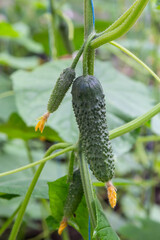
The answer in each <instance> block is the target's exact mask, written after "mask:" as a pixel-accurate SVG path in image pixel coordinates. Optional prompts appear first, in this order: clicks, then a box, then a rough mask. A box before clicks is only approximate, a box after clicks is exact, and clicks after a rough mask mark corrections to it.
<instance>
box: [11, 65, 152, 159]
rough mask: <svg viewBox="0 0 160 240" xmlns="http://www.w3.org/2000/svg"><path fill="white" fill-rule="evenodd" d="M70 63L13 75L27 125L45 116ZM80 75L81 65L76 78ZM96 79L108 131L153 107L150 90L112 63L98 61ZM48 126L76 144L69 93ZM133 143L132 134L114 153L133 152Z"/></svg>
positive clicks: (21, 110)
mask: <svg viewBox="0 0 160 240" xmlns="http://www.w3.org/2000/svg"><path fill="white" fill-rule="evenodd" d="M70 63H71V61H67V60H59V61H54V62H51V63H47V64H44V65H43V66H41V67H38V68H37V69H36V70H34V71H33V72H25V71H18V72H16V73H14V74H13V75H12V79H13V85H14V91H15V94H16V104H17V107H18V111H19V114H20V116H21V117H22V118H23V120H24V121H25V122H26V124H27V125H29V126H32V125H33V124H34V122H35V119H36V118H38V117H39V116H41V115H42V114H43V113H44V112H46V106H47V102H48V98H49V96H50V93H51V91H52V88H53V86H54V85H55V83H56V80H57V78H58V77H59V74H60V73H61V72H62V70H63V69H64V68H66V67H67V66H69V65H70ZM80 74H81V68H80V65H79V66H78V67H77V76H78V75H80ZM95 75H96V76H97V78H98V79H99V80H100V81H101V83H102V86H103V88H104V92H105V94H106V102H107V111H108V112H107V119H108V125H109V129H113V128H115V127H118V126H120V125H122V124H124V123H125V122H126V121H128V120H129V119H132V118H135V117H137V116H139V115H141V114H143V113H145V111H147V110H149V109H150V108H151V107H152V104H153V100H152V98H151V96H150V93H149V90H148V89H147V87H146V86H145V85H143V84H141V83H139V82H135V81H133V80H131V79H130V78H128V77H127V76H125V75H123V74H121V73H120V72H118V71H117V70H116V69H115V68H114V67H113V66H112V65H111V64H110V63H104V62H99V61H97V62H96V66H95ZM142 96H143V97H142ZM47 124H48V125H49V126H50V127H51V128H53V129H54V130H55V131H56V132H57V133H58V134H59V136H60V137H61V138H62V139H63V140H65V141H71V142H75V141H77V139H78V129H77V125H76V123H75V117H74V113H73V110H72V103H71V94H70V91H69V92H68V94H67V95H66V97H65V99H64V100H63V103H62V104H61V105H60V107H59V109H58V110H57V111H56V112H55V113H54V114H53V116H52V115H51V116H50V118H49V120H48V123H47ZM116 141H118V142H117V143H116ZM114 143H115V144H114ZM133 143H134V138H133V136H131V134H126V135H125V136H123V137H122V138H121V140H114V141H113V144H114V145H115V146H116V147H115V148H114V149H116V150H118V151H117V153H118V154H119V153H122V152H125V151H127V150H128V149H130V148H131V146H132V144H133ZM116 144H117V145H116Z"/></svg>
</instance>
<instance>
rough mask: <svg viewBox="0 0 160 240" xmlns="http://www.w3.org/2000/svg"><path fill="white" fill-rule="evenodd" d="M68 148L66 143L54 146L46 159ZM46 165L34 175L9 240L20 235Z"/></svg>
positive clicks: (49, 150) (42, 165)
mask: <svg viewBox="0 0 160 240" xmlns="http://www.w3.org/2000/svg"><path fill="white" fill-rule="evenodd" d="M67 147H68V144H66V143H61V144H56V145H53V146H51V147H50V148H49V149H48V151H47V152H46V153H45V157H46V156H48V155H50V154H51V152H53V151H55V150H57V149H59V148H66V149H69V148H67ZM66 149H65V150H66ZM61 152H62V151H61ZM64 152H67V151H64ZM44 165H45V162H42V163H41V164H40V166H39V167H38V169H37V171H36V172H35V175H34V177H33V179H32V182H31V184H30V186H29V188H28V191H27V193H26V196H25V198H24V201H23V202H22V204H21V206H20V209H19V212H18V216H17V219H16V221H15V223H14V226H13V228H12V231H11V234H10V236H9V240H15V239H16V237H17V234H18V231H19V228H20V226H21V222H22V219H23V215H24V213H25V210H26V207H27V205H28V202H29V200H30V197H31V194H32V192H33V190H34V187H35V185H36V183H37V181H38V179H39V176H40V174H41V172H42V170H43V167H44Z"/></svg>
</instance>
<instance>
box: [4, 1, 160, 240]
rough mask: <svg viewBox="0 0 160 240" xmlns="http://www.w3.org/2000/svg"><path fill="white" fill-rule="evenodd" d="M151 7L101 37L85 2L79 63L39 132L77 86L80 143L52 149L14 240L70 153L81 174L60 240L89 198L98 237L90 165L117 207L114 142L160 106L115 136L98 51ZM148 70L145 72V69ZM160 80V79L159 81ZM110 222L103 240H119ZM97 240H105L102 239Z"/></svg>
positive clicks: (59, 87) (131, 13)
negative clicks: (41, 189) (41, 188)
mask: <svg viewBox="0 0 160 240" xmlns="http://www.w3.org/2000/svg"><path fill="white" fill-rule="evenodd" d="M148 1H149V0H136V1H135V2H134V4H133V5H132V6H131V7H130V8H129V9H128V10H127V11H126V12H125V13H124V14H123V15H122V16H121V17H120V18H119V19H118V20H117V21H115V22H114V23H113V24H112V25H111V26H110V27H109V28H107V29H106V30H105V31H103V32H101V33H96V32H95V27H94V12H93V0H84V33H85V34H84V35H85V39H84V43H83V45H82V47H81V49H80V50H79V52H78V54H77V56H76V57H75V59H74V60H73V63H72V65H71V66H70V67H69V68H65V69H64V71H63V72H62V73H61V74H60V77H59V78H58V80H57V82H56V84H55V87H54V89H53V91H52V93H51V96H50V98H49V102H48V107H47V113H45V114H44V115H43V116H42V117H41V118H40V119H39V122H38V124H37V126H36V129H35V130H38V129H39V130H40V131H41V132H42V131H43V128H44V125H45V123H46V121H47V119H48V117H49V116H50V115H51V113H53V112H55V111H56V110H57V109H58V107H59V105H60V104H61V102H62V100H63V98H64V96H65V94H66V92H67V91H68V90H69V88H70V86H71V85H72V99H73V100H72V102H73V109H74V112H75V117H76V120H77V123H78V126H79V141H78V143H77V144H75V145H72V146H71V145H69V144H67V143H62V144H60V145H58V146H56V147H55V146H51V148H50V149H49V150H48V151H47V152H46V154H45V156H44V158H43V159H42V160H41V162H40V166H39V168H38V169H37V171H36V172H35V175H34V178H33V180H32V182H31V184H30V186H29V188H28V191H27V193H26V196H25V198H24V201H23V202H22V204H21V206H20V208H19V211H18V217H17V219H16V221H15V224H14V226H13V228H12V231H11V234H10V237H9V240H15V239H16V237H17V234H18V231H19V228H20V225H21V222H22V219H23V215H24V213H25V210H26V207H27V205H28V202H29V200H30V197H31V194H32V192H33V190H34V187H35V185H36V183H37V181H38V178H39V176H40V173H41V171H42V170H43V168H44V166H45V162H46V161H48V160H49V159H52V158H55V157H56V156H59V155H61V154H63V153H66V152H69V151H73V152H74V154H76V155H77V158H78V165H79V169H80V170H76V171H74V172H73V168H72V167H71V168H70V172H69V174H71V175H72V177H68V179H71V180H70V181H69V182H70V186H69V191H68V195H67V198H66V200H65V205H64V211H63V212H64V217H63V219H62V222H61V224H60V228H59V234H61V233H62V231H63V229H64V228H65V227H66V226H67V222H68V219H69V218H70V217H71V216H72V215H73V214H74V212H75V211H76V209H77V207H78V205H79V203H80V201H81V199H82V196H83V193H84V196H85V200H86V203H87V208H88V211H89V215H90V218H91V224H92V230H93V231H94V229H96V226H97V221H98V216H97V214H96V213H97V212H96V201H95V199H96V197H95V192H94V190H93V186H92V182H91V178H90V173H89V170H88V169H89V167H88V163H89V166H90V169H91V170H92V172H93V174H94V175H95V177H96V178H97V179H98V180H100V181H102V182H105V183H106V187H107V188H108V198H109V202H110V205H111V206H112V207H115V205H116V198H117V197H116V189H115V187H114V186H113V184H112V182H111V179H112V178H113V176H114V168H115V166H114V156H113V152H112V146H111V142H110V140H111V139H112V138H114V137H117V136H120V135H122V134H124V133H126V132H129V131H131V130H133V129H135V128H137V127H139V126H140V125H142V124H143V123H144V122H146V121H148V120H149V119H150V118H152V117H153V116H154V115H156V114H157V113H158V112H159V111H160V104H158V105H156V106H155V107H154V108H153V109H151V110H150V111H149V112H147V113H146V114H144V115H142V116H140V117H139V118H137V119H135V120H133V121H131V122H130V123H128V124H126V125H125V126H122V127H119V128H118V129H115V130H113V131H112V132H111V134H110V135H109V132H108V129H107V122H106V107H105V101H104V93H103V89H102V86H101V84H100V79H99V80H98V79H97V78H96V77H95V76H94V57H95V49H96V48H97V47H100V46H101V45H103V44H104V43H108V42H110V41H112V40H115V39H117V38H119V37H120V36H122V35H123V34H125V33H126V32H127V31H128V30H129V29H130V28H131V27H132V26H133V24H134V23H135V22H136V20H137V19H138V17H139V16H140V15H141V13H142V11H143V9H144V8H145V6H146V4H147V3H148ZM112 44H113V42H112ZM115 46H116V45H115ZM82 53H83V75H82V76H79V77H78V78H76V79H75V68H76V65H77V63H78V61H79V59H80V56H81V55H82ZM139 63H140V62H139ZM140 64H141V63H140ZM141 65H142V64H141ZM142 66H143V67H145V66H144V65H142ZM146 69H147V68H146ZM150 72H151V71H150ZM154 76H155V75H154ZM155 77H157V79H159V78H158V76H155ZM74 79H75V80H74ZM60 148H64V149H63V150H61V151H59V152H58V153H55V154H53V155H51V153H52V152H53V151H55V150H57V149H60ZM71 159H73V158H71ZM36 164H37V163H32V164H30V165H29V167H32V166H35V165H36ZM71 166H72V164H71ZM73 167H74V166H73ZM24 169H27V167H25V168H23V170H24ZM18 171H20V170H19V169H17V170H16V172H18ZM14 172H15V171H14ZM8 174H10V173H8V172H7V173H5V174H3V175H4V176H6V175H8ZM105 221H106V222H107V228H105V231H106V235H105V238H104V236H102V237H101V239H102V240H104V239H107V240H110V239H111V240H117V239H119V238H118V236H117V235H116V234H115V232H114V230H113V229H112V228H111V227H110V225H109V223H108V221H107V219H105ZM110 236H114V237H112V238H111V237H110ZM96 239H99V238H98V237H96Z"/></svg>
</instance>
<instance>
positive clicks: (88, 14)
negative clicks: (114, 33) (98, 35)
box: [84, 0, 94, 40]
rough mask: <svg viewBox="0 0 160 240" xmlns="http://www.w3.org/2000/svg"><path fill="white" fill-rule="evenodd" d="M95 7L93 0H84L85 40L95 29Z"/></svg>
mask: <svg viewBox="0 0 160 240" xmlns="http://www.w3.org/2000/svg"><path fill="white" fill-rule="evenodd" d="M93 19H94V18H93V7H92V2H91V0H84V38H85V40H86V39H87V38H88V36H89V35H90V34H91V32H92V31H93V30H94V26H93V21H94V20H93Z"/></svg>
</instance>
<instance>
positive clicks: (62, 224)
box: [58, 217, 68, 235]
mask: <svg viewBox="0 0 160 240" xmlns="http://www.w3.org/2000/svg"><path fill="white" fill-rule="evenodd" d="M67 225H68V223H67V218H65V217H64V218H63V220H62V221H61V223H60V227H59V229H58V234H59V235H61V234H62V232H63V230H64V229H65V228H66V227H67Z"/></svg>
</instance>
